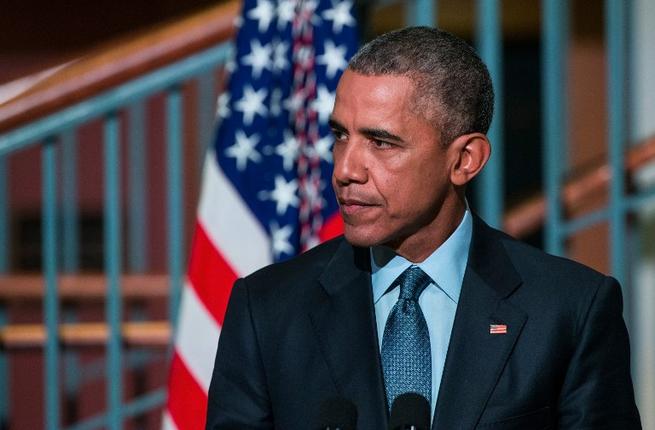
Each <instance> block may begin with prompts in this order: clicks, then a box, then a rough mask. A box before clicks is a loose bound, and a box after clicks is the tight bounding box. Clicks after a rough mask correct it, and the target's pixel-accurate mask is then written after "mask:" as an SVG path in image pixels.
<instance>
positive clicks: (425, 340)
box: [382, 266, 432, 408]
mask: <svg viewBox="0 0 655 430" xmlns="http://www.w3.org/2000/svg"><path fill="white" fill-rule="evenodd" d="M430 282H432V280H431V279H430V277H429V276H428V275H427V274H426V273H425V272H424V271H423V270H421V269H420V268H419V267H417V266H411V267H410V268H409V269H407V270H405V271H404V272H403V273H401V274H400V276H399V277H398V278H397V279H396V280H395V281H394V282H393V283H392V284H391V286H392V287H394V286H395V285H398V284H400V296H399V297H398V301H397V302H396V304H395V305H394V307H393V308H392V309H391V313H390V314H389V318H388V319H387V323H386V325H385V327H384V335H383V337H382V369H383V371H384V385H385V387H386V389H387V400H388V402H389V403H388V406H389V408H391V405H392V404H393V401H394V399H395V398H396V397H398V396H399V395H401V394H404V393H418V394H420V395H422V396H423V397H425V398H426V399H427V400H428V403H430V397H431V394H432V360H431V353H430V335H429V333H428V325H427V323H426V322H425V317H424V316H423V312H422V311H421V307H420V306H419V304H418V298H419V296H420V295H421V293H422V292H423V290H425V288H426V287H427V286H428V285H429V284H430Z"/></svg>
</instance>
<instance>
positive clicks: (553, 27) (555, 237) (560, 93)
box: [541, 0, 568, 255]
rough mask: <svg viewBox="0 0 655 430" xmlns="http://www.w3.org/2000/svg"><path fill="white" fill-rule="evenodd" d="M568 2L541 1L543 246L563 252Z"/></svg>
mask: <svg viewBox="0 0 655 430" xmlns="http://www.w3.org/2000/svg"><path fill="white" fill-rule="evenodd" d="M567 6H568V2H565V1H561V0H543V1H542V8H543V11H542V16H543V18H542V19H543V22H542V26H541V28H542V45H543V46H542V50H541V52H542V57H541V58H542V60H541V61H542V70H543V79H542V97H543V120H542V124H543V160H544V164H543V178H544V188H545V189H546V222H545V237H544V242H545V248H546V251H547V252H550V253H552V254H556V255H562V254H563V253H564V246H563V229H562V227H563V222H562V217H563V214H562V203H561V200H560V192H561V189H562V187H561V185H562V153H563V152H564V150H565V148H567V145H566V142H567V140H568V132H567V127H566V107H565V103H564V94H565V91H566V90H565V79H564V70H565V58H566V52H567V48H568V44H567V43H566V40H565V39H566V35H567V34H568V8H567Z"/></svg>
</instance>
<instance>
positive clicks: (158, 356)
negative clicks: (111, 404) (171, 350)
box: [79, 349, 167, 383]
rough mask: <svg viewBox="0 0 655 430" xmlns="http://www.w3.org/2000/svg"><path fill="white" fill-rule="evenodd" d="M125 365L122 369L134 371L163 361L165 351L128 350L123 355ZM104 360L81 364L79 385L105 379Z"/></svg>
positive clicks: (165, 356)
mask: <svg viewBox="0 0 655 430" xmlns="http://www.w3.org/2000/svg"><path fill="white" fill-rule="evenodd" d="M124 357H125V358H124V360H125V364H124V365H123V369H125V370H135V369H138V368H140V367H143V366H147V365H149V364H150V363H152V362H155V361H158V360H159V361H161V360H165V359H166V358H167V355H166V352H165V351H158V350H157V351H153V350H144V349H137V350H129V351H126V352H125V355H124ZM104 372H105V360H104V358H100V359H96V360H94V361H91V362H88V363H81V364H80V368H79V373H80V381H81V383H88V382H93V381H98V380H101V379H102V378H104V377H105V374H104Z"/></svg>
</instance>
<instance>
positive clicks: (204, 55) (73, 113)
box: [0, 43, 232, 156]
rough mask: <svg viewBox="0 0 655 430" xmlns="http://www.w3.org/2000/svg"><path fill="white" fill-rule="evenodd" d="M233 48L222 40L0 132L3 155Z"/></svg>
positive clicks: (206, 65)
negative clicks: (164, 65) (73, 103)
mask: <svg viewBox="0 0 655 430" xmlns="http://www.w3.org/2000/svg"><path fill="white" fill-rule="evenodd" d="M231 52H232V45H231V44H230V43H223V44H221V45H219V46H216V47H214V48H211V49H208V50H206V51H203V52H201V53H198V54H195V55H193V56H191V57H189V58H187V59H185V60H182V61H180V62H177V63H174V64H171V65H170V66H166V67H164V68H162V69H160V70H157V71H155V72H152V73H150V74H148V75H144V76H143V77H140V78H137V79H135V80H133V81H131V82H128V83H125V84H123V85H121V86H119V87H116V88H115V89H112V90H109V91H107V92H105V93H103V94H101V95H99V96H96V97H93V98H90V99H88V100H85V101H83V102H81V103H78V104H77V105H74V106H71V107H69V108H67V109H64V110H62V111H60V112H57V113H55V114H52V115H50V116H47V117H45V118H43V119H41V120H38V121H35V122H33V123H30V124H28V125H25V126H23V127H20V128H18V129H15V130H13V131H10V132H8V133H6V134H3V135H0V156H3V155H5V154H9V153H11V152H14V151H17V150H19V149H25V148H27V147H30V146H33V145H37V144H38V143H39V142H38V140H39V139H43V138H45V137H46V136H50V135H55V134H59V133H60V132H62V131H63V130H65V129H68V128H71V127H77V126H78V125H80V124H82V123H84V122H86V121H89V120H91V119H95V118H97V117H99V116H102V115H103V114H105V113H107V112H110V111H112V110H116V109H120V108H122V107H124V106H127V105H129V104H130V103H132V102H134V101H136V100H139V99H142V98H144V97H146V96H148V95H150V94H153V93H156V92H159V91H163V90H165V89H166V88H168V87H170V86H171V85H174V84H177V83H179V82H181V81H185V80H187V79H189V78H191V77H194V76H196V75H199V74H201V73H203V72H205V71H208V70H210V69H212V68H215V67H216V66H217V65H219V64H223V63H225V62H227V60H228V58H229V57H230V55H231Z"/></svg>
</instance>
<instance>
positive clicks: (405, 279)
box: [397, 266, 432, 301]
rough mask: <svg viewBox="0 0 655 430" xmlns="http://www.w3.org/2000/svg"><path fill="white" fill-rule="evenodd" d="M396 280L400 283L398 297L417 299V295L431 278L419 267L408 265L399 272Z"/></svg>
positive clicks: (428, 283)
mask: <svg viewBox="0 0 655 430" xmlns="http://www.w3.org/2000/svg"><path fill="white" fill-rule="evenodd" d="M397 282H398V283H400V297H399V299H402V300H414V301H418V298H419V296H420V295H421V293H422V292H423V290H425V288H426V287H427V286H428V285H430V282H432V279H431V278H430V276H428V274H427V273H425V272H424V271H423V270H421V268H420V267H418V266H410V267H409V268H408V269H407V270H405V271H404V272H403V273H401V274H400V276H399V277H398V279H397Z"/></svg>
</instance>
